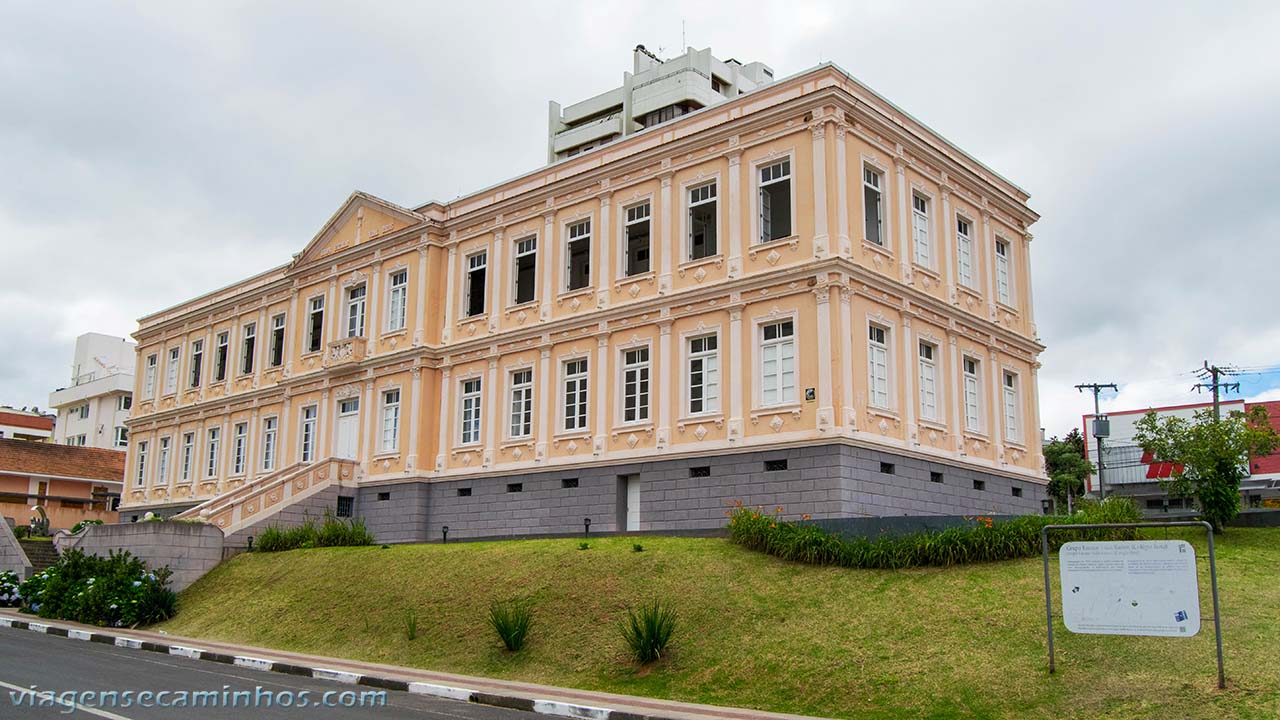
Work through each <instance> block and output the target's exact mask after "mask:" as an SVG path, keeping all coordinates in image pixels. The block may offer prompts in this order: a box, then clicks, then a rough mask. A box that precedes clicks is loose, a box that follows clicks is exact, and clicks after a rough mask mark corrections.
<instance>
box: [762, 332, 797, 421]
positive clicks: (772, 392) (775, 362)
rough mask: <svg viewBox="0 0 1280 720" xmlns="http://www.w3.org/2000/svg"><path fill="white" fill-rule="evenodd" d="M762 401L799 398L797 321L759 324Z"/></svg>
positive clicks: (781, 400) (777, 403)
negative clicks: (797, 380)
mask: <svg viewBox="0 0 1280 720" xmlns="http://www.w3.org/2000/svg"><path fill="white" fill-rule="evenodd" d="M760 338H761V342H760V402H761V404H762V405H784V404H786V403H792V402H795V401H796V344H795V323H794V322H793V321H791V320H783V321H782V322H776V323H769V324H768V325H762V326H761V327H760Z"/></svg>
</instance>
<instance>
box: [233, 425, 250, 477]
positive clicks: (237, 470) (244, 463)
mask: <svg viewBox="0 0 1280 720" xmlns="http://www.w3.org/2000/svg"><path fill="white" fill-rule="evenodd" d="M248 450H249V423H247V422H238V423H236V424H234V425H232V426H231V475H232V476H233V477H234V476H238V475H243V474H244V471H245V468H246V467H248Z"/></svg>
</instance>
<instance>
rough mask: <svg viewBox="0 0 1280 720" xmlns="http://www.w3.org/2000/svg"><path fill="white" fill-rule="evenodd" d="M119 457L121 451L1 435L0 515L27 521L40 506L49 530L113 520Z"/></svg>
mask: <svg viewBox="0 0 1280 720" xmlns="http://www.w3.org/2000/svg"><path fill="white" fill-rule="evenodd" d="M124 461H125V453H124V452H123V451H120V450H99V449H97V448H82V447H70V446H67V445H56V444H54V443H49V442H34V441H31V440H8V439H0V516H3V517H6V518H10V519H12V520H13V521H14V523H15V524H18V525H26V524H28V523H29V522H30V520H31V517H32V516H33V515H34V514H35V512H34V511H32V509H31V508H32V506H35V505H39V506H41V507H43V508H44V509H45V513H46V514H48V516H49V527H50V529H52V530H69V529H71V528H72V527H73V526H74V525H75V524H76V523H78V522H80V521H81V520H102V521H103V522H109V523H110V522H116V520H117V519H118V515H117V513H116V512H115V506H116V504H117V503H118V502H119V499H120V488H121V485H122V484H123V482H122V481H123V479H124Z"/></svg>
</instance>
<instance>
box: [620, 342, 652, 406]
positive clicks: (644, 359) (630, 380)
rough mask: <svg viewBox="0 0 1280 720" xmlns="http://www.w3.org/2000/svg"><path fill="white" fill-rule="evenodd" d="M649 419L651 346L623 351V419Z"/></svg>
mask: <svg viewBox="0 0 1280 720" xmlns="http://www.w3.org/2000/svg"><path fill="white" fill-rule="evenodd" d="M648 419H649V348H647V347H642V348H635V349H632V350H625V351H623V353H622V421H623V422H643V421H645V420H648Z"/></svg>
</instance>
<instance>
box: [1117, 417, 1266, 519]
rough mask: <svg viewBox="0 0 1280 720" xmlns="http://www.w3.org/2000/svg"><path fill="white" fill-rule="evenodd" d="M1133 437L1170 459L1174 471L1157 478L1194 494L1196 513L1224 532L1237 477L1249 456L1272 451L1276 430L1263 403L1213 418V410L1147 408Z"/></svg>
mask: <svg viewBox="0 0 1280 720" xmlns="http://www.w3.org/2000/svg"><path fill="white" fill-rule="evenodd" d="M1135 428H1136V429H1137V432H1136V433H1135V434H1134V440H1135V441H1136V442H1137V443H1138V444H1139V445H1141V446H1142V449H1143V450H1144V451H1145V452H1149V453H1151V454H1152V456H1153V457H1155V458H1156V459H1157V460H1159V461H1161V462H1167V463H1173V464H1174V471H1173V477H1172V478H1171V479H1170V480H1169V481H1167V482H1163V483H1161V484H1162V485H1163V486H1164V488H1165V489H1166V490H1167V491H1168V492H1169V493H1170V494H1171V495H1175V496H1181V497H1195V499H1196V502H1197V503H1198V504H1199V505H1200V516H1201V517H1203V518H1204V519H1205V520H1206V521H1208V522H1209V523H1210V524H1211V525H1213V529H1214V532H1219V533H1220V532H1222V530H1223V528H1224V527H1225V526H1226V524H1227V522H1229V521H1231V520H1233V519H1234V518H1235V517H1236V516H1237V515H1239V514H1240V481H1241V480H1242V479H1244V478H1246V477H1248V475H1249V458H1251V457H1261V456H1263V455H1269V454H1271V453H1272V452H1273V451H1274V450H1275V449H1276V448H1277V447H1280V436H1277V435H1276V431H1275V429H1273V428H1272V427H1271V420H1270V418H1269V417H1268V416H1267V409H1266V408H1265V407H1263V406H1261V405H1254V406H1253V407H1251V408H1249V412H1248V414H1245V413H1243V412H1240V411H1238V410H1236V411H1233V412H1230V413H1227V416H1226V417H1224V418H1222V419H1221V420H1215V419H1214V417H1213V411H1212V410H1209V409H1204V410H1200V411H1198V412H1196V414H1195V417H1194V418H1193V419H1192V420H1187V419H1185V418H1180V417H1160V416H1159V415H1156V413H1155V411H1151V412H1148V413H1147V414H1146V415H1144V416H1143V417H1142V419H1141V420H1139V421H1138V422H1137V423H1136V424H1135Z"/></svg>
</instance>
